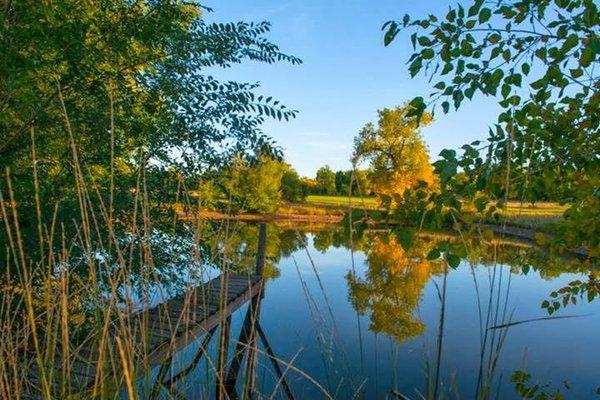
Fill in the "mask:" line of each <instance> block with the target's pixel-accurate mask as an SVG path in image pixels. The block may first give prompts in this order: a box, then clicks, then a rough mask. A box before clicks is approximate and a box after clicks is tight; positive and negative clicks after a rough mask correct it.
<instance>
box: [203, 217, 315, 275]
mask: <svg viewBox="0 0 600 400" xmlns="http://www.w3.org/2000/svg"><path fill="white" fill-rule="evenodd" d="M258 230H259V225H257V224H246V223H239V224H236V225H235V226H234V227H232V229H230V230H229V231H228V232H227V233H226V234H225V235H223V236H221V237H215V238H214V239H213V241H214V242H215V243H214V245H213V246H212V247H213V248H217V249H219V250H218V251H219V253H220V255H221V256H222V257H223V258H224V259H226V260H227V265H228V268H230V269H231V270H232V271H234V272H237V273H246V272H248V271H254V267H255V263H256V250H257V248H258ZM305 241H306V238H305V234H304V233H300V232H298V231H295V230H282V229H280V228H278V227H277V226H275V225H271V226H269V229H268V230H267V241H266V248H265V255H266V260H265V267H264V268H265V269H264V275H265V277H267V278H275V277H278V276H279V269H278V268H277V263H278V262H279V261H280V259H281V257H282V256H284V257H285V256H289V255H291V254H292V253H293V252H295V251H296V250H298V249H299V248H300V247H301V246H302V245H303V243H305ZM217 264H218V263H217ZM217 266H222V265H217Z"/></svg>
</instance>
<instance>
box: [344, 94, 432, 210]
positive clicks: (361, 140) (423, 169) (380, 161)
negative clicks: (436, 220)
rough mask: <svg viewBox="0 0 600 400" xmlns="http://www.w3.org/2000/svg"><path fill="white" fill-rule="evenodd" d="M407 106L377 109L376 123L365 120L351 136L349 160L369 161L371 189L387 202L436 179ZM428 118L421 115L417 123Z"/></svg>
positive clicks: (429, 116) (417, 126) (409, 107)
mask: <svg viewBox="0 0 600 400" xmlns="http://www.w3.org/2000/svg"><path fill="white" fill-rule="evenodd" d="M412 112H413V109H412V107H411V106H410V105H404V106H403V107H397V108H395V109H388V108H384V109H383V110H380V111H379V121H378V126H377V127H375V125H373V124H371V123H369V124H367V125H365V127H364V128H363V129H362V130H361V131H360V132H359V134H358V136H357V137H356V138H355V139H354V155H353V161H354V162H355V163H356V162H360V161H361V160H367V161H369V162H370V180H371V184H372V188H373V191H374V192H375V193H376V194H377V195H378V196H379V197H380V198H381V199H382V202H384V203H389V202H390V200H393V197H394V195H402V194H403V193H404V191H405V190H406V189H412V188H414V187H415V186H417V185H418V184H419V182H425V183H426V184H428V185H431V186H433V185H434V184H435V181H436V178H435V175H434V173H433V168H432V167H431V164H430V162H429V154H428V151H427V147H426V145H425V142H424V141H423V138H422V137H421V134H420V131H419V125H418V123H417V119H416V118H415V117H414V116H412ZM431 121H432V119H431V115H429V114H424V116H423V117H422V119H421V121H420V122H421V124H422V125H426V124H429V123H430V122H431Z"/></svg>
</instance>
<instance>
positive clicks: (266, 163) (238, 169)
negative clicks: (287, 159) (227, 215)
mask: <svg viewBox="0 0 600 400" xmlns="http://www.w3.org/2000/svg"><path fill="white" fill-rule="evenodd" d="M284 170H285V166H284V165H283V163H282V162H281V161H279V160H274V159H272V158H270V157H268V156H260V157H259V158H258V160H257V161H256V163H251V162H250V161H248V160H246V159H244V158H242V157H240V156H238V157H236V158H234V160H233V161H232V163H231V165H230V166H229V167H228V168H227V172H226V173H225V174H224V175H223V177H222V178H221V185H222V187H223V189H224V191H225V195H226V197H227V199H228V201H229V206H230V208H231V209H233V210H234V211H251V212H258V213H272V212H275V211H277V208H278V207H279V204H280V202H281V179H282V177H283V174H284Z"/></svg>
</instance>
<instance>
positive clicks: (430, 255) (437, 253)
mask: <svg viewBox="0 0 600 400" xmlns="http://www.w3.org/2000/svg"><path fill="white" fill-rule="evenodd" d="M440 256H441V253H440V251H439V250H438V249H437V248H434V249H431V251H429V253H427V259H428V260H437V259H438V258H440Z"/></svg>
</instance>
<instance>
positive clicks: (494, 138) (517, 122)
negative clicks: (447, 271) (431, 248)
mask: <svg viewBox="0 0 600 400" xmlns="http://www.w3.org/2000/svg"><path fill="white" fill-rule="evenodd" d="M599 26H600V16H599V14H598V6H597V3H596V2H594V1H592V0H573V1H562V0H556V1H551V0H540V1H517V0H510V1H501V2H496V3H494V2H484V1H483V0H476V1H473V2H471V4H470V6H469V7H466V8H465V7H464V6H463V5H462V4H461V5H458V6H456V7H451V8H450V10H449V11H448V13H447V14H446V15H445V16H435V15H430V16H428V17H427V18H424V19H412V18H411V17H410V16H405V17H404V18H403V20H402V21H390V22H388V23H386V24H385V25H384V28H385V30H386V33H385V38H384V41H385V44H386V45H388V44H390V43H391V42H392V41H393V40H394V38H395V37H396V35H397V34H398V32H399V31H400V29H401V28H410V29H414V32H413V33H412V35H411V41H412V44H413V49H414V53H413V54H412V55H411V57H410V60H409V63H410V66H409V71H410V73H411V75H412V76H415V75H417V74H419V73H423V74H425V75H427V76H428V78H429V79H430V80H435V81H437V82H436V83H435V84H434V88H435V89H436V90H435V91H434V92H433V94H432V95H431V96H430V98H429V99H427V101H425V99H424V98H423V97H417V98H415V99H413V100H412V101H411V105H412V106H413V109H414V112H412V114H413V115H414V116H415V117H417V118H419V116H421V115H423V113H424V112H425V109H426V105H427V104H430V105H432V107H433V109H434V110H435V106H436V105H437V106H440V105H441V108H442V110H443V112H444V113H447V112H449V110H450V106H451V105H453V106H454V108H459V107H460V106H461V104H462V103H463V102H464V101H465V100H471V99H474V98H476V96H477V95H481V94H483V95H486V96H496V97H498V98H499V104H500V106H501V107H502V108H503V110H502V112H501V113H500V115H499V116H498V121H497V123H496V124H494V126H493V127H492V128H491V129H490V131H489V136H488V138H487V143H486V144H485V145H483V146H482V143H481V142H479V141H477V142H475V143H472V144H467V145H465V146H463V150H464V153H463V155H462V156H461V157H457V155H456V152H454V151H450V150H447V151H444V152H443V154H442V157H443V159H442V160H440V161H439V162H438V163H437V165H436V169H437V170H438V171H439V172H440V177H441V178H440V181H441V184H442V187H443V188H444V190H445V193H447V195H445V196H440V197H439V198H438V199H437V201H438V202H439V201H440V200H442V199H443V201H444V204H439V207H440V208H439V209H452V210H453V211H452V212H453V213H454V214H455V216H456V215H460V214H461V213H460V202H459V201H457V199H456V198H453V197H452V194H451V192H452V191H457V190H459V191H461V192H462V193H466V194H467V195H468V196H467V198H470V199H471V200H473V199H475V200H477V199H480V200H477V201H478V204H479V205H480V206H481V207H478V209H480V210H479V211H481V212H484V211H485V210H487V209H486V208H485V207H484V206H485V204H486V201H489V200H501V201H504V200H506V198H508V196H509V195H510V193H512V192H513V188H514V186H517V187H518V189H519V190H517V192H518V193H520V196H521V197H522V198H523V199H527V200H528V201H535V200H536V197H537V196H538V194H539V188H540V187H542V186H544V185H546V184H547V182H552V185H553V186H554V187H555V188H556V189H555V190H554V192H555V193H556V194H557V195H559V196H564V197H563V198H562V200H563V201H566V202H569V203H571V204H572V207H571V208H570V209H569V210H568V211H567V212H566V213H565V222H564V223H563V224H562V225H561V226H559V228H558V229H557V231H556V233H557V235H556V236H555V240H554V241H553V243H554V244H556V245H558V246H562V247H567V248H576V247H579V246H583V247H587V248H589V249H590V255H592V256H593V255H596V256H597V255H598V254H600V222H599V221H600V219H599V218H598V212H599V211H598V209H599V208H600V207H599V204H600V159H599V158H598V152H599V151H600V136H599V135H598V130H599V128H600V118H598V116H599V115H600V109H599V107H600V68H598V67H599V65H598V64H599V58H598V55H599V54H600V36H599V34H598V27H599ZM426 103H427V104H426ZM482 151H483V154H481V152H482ZM460 170H462V171H463V172H465V174H466V176H467V177H468V178H469V179H468V180H467V181H464V179H461V182H457V180H456V176H457V173H458V171H460ZM494 171H496V172H500V173H501V175H500V179H499V178H498V175H497V174H494V173H493V172H494ZM502 204H503V203H499V204H498V205H497V206H498V207H502ZM582 221H586V223H585V224H582V223H580V222H582Z"/></svg>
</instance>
